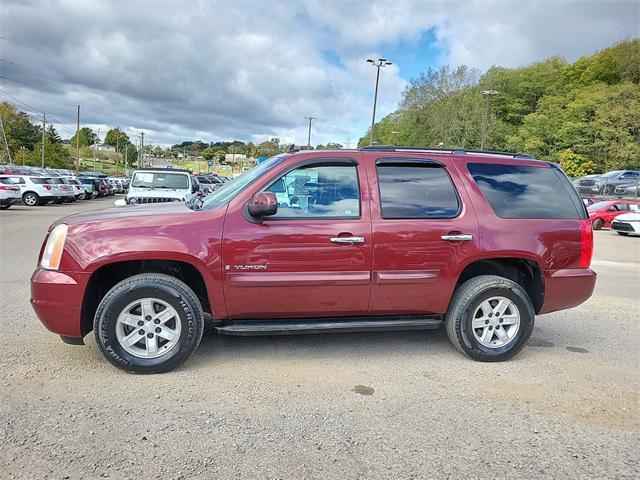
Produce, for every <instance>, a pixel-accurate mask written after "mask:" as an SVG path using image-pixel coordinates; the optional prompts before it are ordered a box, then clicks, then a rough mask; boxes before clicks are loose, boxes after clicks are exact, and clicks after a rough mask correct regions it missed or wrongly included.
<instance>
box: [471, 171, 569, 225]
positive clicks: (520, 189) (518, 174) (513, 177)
mask: <svg viewBox="0 0 640 480" xmlns="http://www.w3.org/2000/svg"><path fill="white" fill-rule="evenodd" d="M469 172H471V175H472V176H473V178H474V180H475V181H476V183H477V184H478V187H480V190H481V191H482V193H483V195H484V196H485V198H486V199H487V201H488V202H489V204H490V205H491V208H493V211H494V212H495V213H496V215H498V216H499V217H503V218H579V215H578V211H577V209H576V207H575V206H574V204H573V201H572V200H571V197H570V191H569V189H568V188H567V187H566V186H565V185H564V183H563V182H562V179H561V178H560V176H559V174H557V173H556V171H555V169H554V168H546V167H525V166H519V165H496V164H486V163H475V164H474V163H470V164H469Z"/></svg>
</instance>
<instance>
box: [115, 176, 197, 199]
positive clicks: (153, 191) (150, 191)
mask: <svg viewBox="0 0 640 480" xmlns="http://www.w3.org/2000/svg"><path fill="white" fill-rule="evenodd" d="M199 189H200V186H199V185H198V183H197V182H196V181H195V180H194V178H193V176H192V175H191V172H190V171H189V170H178V169H175V168H145V169H141V170H136V171H135V172H133V176H132V177H131V183H130V185H129V191H128V192H127V197H126V203H127V205H136V204H139V203H164V202H184V201H186V200H189V199H190V198H191V197H192V196H193V195H194V194H195V193H196V192H198V191H199Z"/></svg>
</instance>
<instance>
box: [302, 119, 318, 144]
mask: <svg viewBox="0 0 640 480" xmlns="http://www.w3.org/2000/svg"><path fill="white" fill-rule="evenodd" d="M304 118H306V119H307V120H309V135H308V136H307V149H308V150H311V122H312V121H313V120H317V119H318V117H314V116H313V115H308V116H306V117H304Z"/></svg>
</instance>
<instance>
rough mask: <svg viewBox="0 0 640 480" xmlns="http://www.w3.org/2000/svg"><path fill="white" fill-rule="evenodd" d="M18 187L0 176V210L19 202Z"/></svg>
mask: <svg viewBox="0 0 640 480" xmlns="http://www.w3.org/2000/svg"><path fill="white" fill-rule="evenodd" d="M21 198H22V197H21V196H20V187H18V186H17V185H14V184H13V183H11V180H9V179H8V178H0V210H6V209H7V208H11V205H13V204H14V203H19V202H20V199H21Z"/></svg>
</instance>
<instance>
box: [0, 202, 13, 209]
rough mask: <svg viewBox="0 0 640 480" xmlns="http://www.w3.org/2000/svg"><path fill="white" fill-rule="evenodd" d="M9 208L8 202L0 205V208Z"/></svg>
mask: <svg viewBox="0 0 640 480" xmlns="http://www.w3.org/2000/svg"><path fill="white" fill-rule="evenodd" d="M9 208H11V204H10V203H5V204H4V205H0V210H8V209H9Z"/></svg>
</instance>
